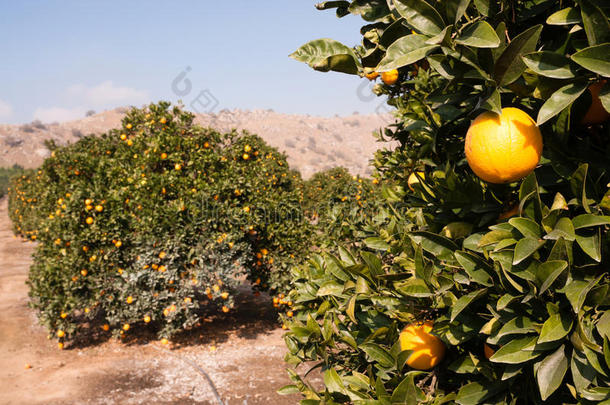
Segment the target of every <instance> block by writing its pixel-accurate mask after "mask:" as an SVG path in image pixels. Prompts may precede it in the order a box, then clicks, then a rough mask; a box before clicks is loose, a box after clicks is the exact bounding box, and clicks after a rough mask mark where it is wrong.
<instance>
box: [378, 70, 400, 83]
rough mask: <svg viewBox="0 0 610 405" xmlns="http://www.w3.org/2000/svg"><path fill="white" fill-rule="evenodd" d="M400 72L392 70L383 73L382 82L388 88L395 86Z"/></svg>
mask: <svg viewBox="0 0 610 405" xmlns="http://www.w3.org/2000/svg"><path fill="white" fill-rule="evenodd" d="M398 76H399V75H398V70H397V69H392V70H390V71H387V72H382V73H381V80H382V81H383V82H384V83H385V84H387V85H388V86H391V85H393V84H395V83H396V82H397V81H398Z"/></svg>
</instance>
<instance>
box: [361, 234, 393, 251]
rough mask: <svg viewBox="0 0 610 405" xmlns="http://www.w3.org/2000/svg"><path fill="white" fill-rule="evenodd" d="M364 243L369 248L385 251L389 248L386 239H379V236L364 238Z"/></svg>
mask: <svg viewBox="0 0 610 405" xmlns="http://www.w3.org/2000/svg"><path fill="white" fill-rule="evenodd" d="M364 244H365V245H366V246H367V247H369V248H371V249H376V250H382V251H386V250H388V249H389V248H390V245H388V243H387V242H386V241H384V240H383V239H381V238H379V237H371V238H366V239H365V240H364Z"/></svg>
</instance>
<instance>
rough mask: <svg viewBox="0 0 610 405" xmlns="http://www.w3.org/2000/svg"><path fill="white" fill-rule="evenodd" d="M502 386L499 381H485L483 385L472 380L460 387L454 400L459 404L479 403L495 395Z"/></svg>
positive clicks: (471, 404)
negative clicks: (491, 382)
mask: <svg viewBox="0 0 610 405" xmlns="http://www.w3.org/2000/svg"><path fill="white" fill-rule="evenodd" d="M503 388H504V385H502V384H499V383H493V384H490V383H487V384H485V385H483V384H481V383H478V382H472V383H469V384H466V385H464V386H462V388H460V390H459V391H458V394H457V396H456V397H455V402H456V403H458V404H460V405H473V404H481V403H483V401H485V399H487V398H489V397H491V396H493V395H495V394H496V393H497V392H499V391H501V390H502V389H503Z"/></svg>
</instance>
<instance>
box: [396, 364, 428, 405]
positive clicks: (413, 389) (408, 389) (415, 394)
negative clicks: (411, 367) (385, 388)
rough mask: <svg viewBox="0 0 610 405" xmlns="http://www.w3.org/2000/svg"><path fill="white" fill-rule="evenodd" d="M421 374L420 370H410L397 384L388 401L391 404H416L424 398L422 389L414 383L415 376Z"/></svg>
mask: <svg viewBox="0 0 610 405" xmlns="http://www.w3.org/2000/svg"><path fill="white" fill-rule="evenodd" d="M420 374H423V373H422V372H421V371H410V372H409V373H407V375H406V377H405V378H404V379H403V380H402V381H401V382H400V384H398V386H397V387H396V389H395V390H394V392H392V397H391V399H390V401H391V402H392V404H405V405H417V404H418V403H420V401H421V400H423V399H425V398H424V395H423V392H422V390H421V389H420V388H419V387H417V386H416V385H415V377H416V376H418V375H420Z"/></svg>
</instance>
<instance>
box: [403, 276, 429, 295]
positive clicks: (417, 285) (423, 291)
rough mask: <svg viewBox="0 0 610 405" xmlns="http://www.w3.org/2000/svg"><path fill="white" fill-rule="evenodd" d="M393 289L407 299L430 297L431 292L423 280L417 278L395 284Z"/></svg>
mask: <svg viewBox="0 0 610 405" xmlns="http://www.w3.org/2000/svg"><path fill="white" fill-rule="evenodd" d="M394 288H396V290H397V291H398V292H399V293H400V294H402V295H405V296H407V297H430V296H432V295H433V294H432V292H431V291H430V289H429V288H428V285H427V284H426V282H425V281H424V280H421V279H419V278H411V279H409V280H407V281H403V282H400V283H395V284H394Z"/></svg>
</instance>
